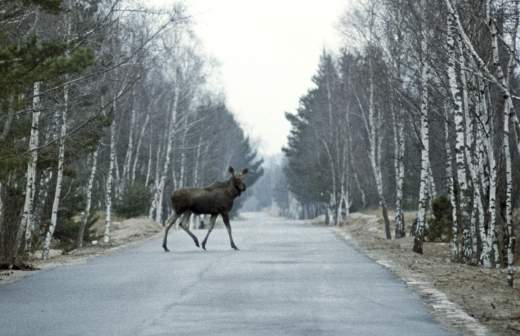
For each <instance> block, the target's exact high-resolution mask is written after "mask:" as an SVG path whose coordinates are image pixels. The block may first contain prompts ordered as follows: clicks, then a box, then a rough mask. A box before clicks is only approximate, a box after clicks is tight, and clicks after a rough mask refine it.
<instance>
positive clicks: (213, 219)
mask: <svg viewBox="0 0 520 336" xmlns="http://www.w3.org/2000/svg"><path fill="white" fill-rule="evenodd" d="M216 219H217V215H211V218H210V219H209V229H208V233H206V237H205V238H204V240H203V241H202V248H203V249H204V251H205V250H206V242H207V241H208V238H209V235H210V233H211V231H213V228H214V227H215V220H216Z"/></svg>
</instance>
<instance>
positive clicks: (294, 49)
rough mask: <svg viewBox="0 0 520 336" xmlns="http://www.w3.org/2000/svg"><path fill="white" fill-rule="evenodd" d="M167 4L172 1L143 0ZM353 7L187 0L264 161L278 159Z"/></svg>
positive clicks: (309, 0) (309, 1) (280, 0)
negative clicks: (294, 115)
mask: <svg viewBox="0 0 520 336" xmlns="http://www.w3.org/2000/svg"><path fill="white" fill-rule="evenodd" d="M143 1H146V3H147V4H153V5H158V6H163V5H166V6H168V5H170V4H171V3H173V0H143ZM348 2H349V0H186V1H185V3H186V4H187V6H188V8H189V10H190V12H191V14H192V15H193V19H194V22H195V27H194V29H195V32H196V33H197V35H198V36H199V38H200V39H201V41H202V43H203V44H204V49H205V50H206V51H207V52H208V53H209V54H210V55H211V56H212V57H214V58H216V59H217V60H218V62H219V63H220V65H221V67H220V72H219V74H218V75H219V76H220V78H219V81H218V82H219V83H221V85H222V86H223V90H224V92H225V93H226V96H227V101H228V104H229V106H230V108H231V110H232V111H233V113H234V114H235V115H236V116H237V119H238V120H239V122H240V123H241V125H242V126H243V127H244V129H245V130H246V132H247V133H248V134H249V135H251V137H252V138H253V139H254V140H257V141H259V145H260V147H259V150H260V153H261V154H263V155H273V154H276V153H279V152H280V150H281V148H282V146H283V145H285V143H286V139H287V134H288V133H289V124H288V123H287V121H286V120H285V117H284V112H285V111H290V112H294V111H295V109H296V107H297V106H298V99H299V97H300V96H301V95H303V94H304V93H305V92H306V90H307V89H308V88H309V87H310V86H311V77H312V75H313V74H314V72H315V70H316V67H317V64H318V60H319V55H320V53H321V52H322V50H323V48H324V47H325V48H328V49H332V50H336V49H337V48H338V47H339V40H340V36H339V33H338V32H337V28H336V27H337V23H338V20H339V17H340V15H341V14H342V13H343V12H344V10H345V8H346V6H347V5H348Z"/></svg>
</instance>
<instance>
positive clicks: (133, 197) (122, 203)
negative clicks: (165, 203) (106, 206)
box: [114, 182, 152, 218]
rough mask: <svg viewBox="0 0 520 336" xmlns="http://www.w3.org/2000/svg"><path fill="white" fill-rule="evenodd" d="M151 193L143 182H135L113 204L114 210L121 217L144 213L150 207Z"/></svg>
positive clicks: (136, 215)
mask: <svg viewBox="0 0 520 336" xmlns="http://www.w3.org/2000/svg"><path fill="white" fill-rule="evenodd" d="M151 197H152V196H151V193H150V191H149V190H148V188H146V187H145V185H144V183H140V182H135V183H134V184H132V185H131V186H129V187H128V188H127V189H126V191H125V192H124V193H123V194H122V195H121V199H120V200H117V201H116V202H115V204H114V211H115V212H116V214H117V215H118V216H120V217H123V218H132V217H138V216H141V215H144V214H146V212H147V211H148V208H149V207H150V200H151Z"/></svg>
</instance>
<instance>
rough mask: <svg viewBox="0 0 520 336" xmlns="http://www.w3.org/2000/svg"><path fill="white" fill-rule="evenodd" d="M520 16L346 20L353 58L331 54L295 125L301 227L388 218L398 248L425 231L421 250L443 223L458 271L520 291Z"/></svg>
mask: <svg viewBox="0 0 520 336" xmlns="http://www.w3.org/2000/svg"><path fill="white" fill-rule="evenodd" d="M519 13H520V8H519V2H518V1H514V0H484V1H469V0H442V1H426V0H421V1H415V0H414V1H412V0H363V1H360V2H358V3H357V4H356V5H355V8H354V9H353V10H350V11H348V13H347V14H345V15H344V16H342V18H341V24H340V30H341V33H342V35H343V37H344V42H343V47H342V48H340V49H339V50H326V49H324V50H323V52H322V56H321V59H320V62H319V66H318V68H317V69H316V71H315V76H314V77H313V85H312V87H310V88H309V89H308V91H307V92H305V93H303V95H302V96H301V99H300V101H299V107H298V109H297V110H296V111H292V112H291V113H287V114H286V117H287V119H288V121H289V122H290V124H291V133H290V135H289V138H288V144H287V146H286V147H285V148H284V153H285V164H284V168H283V169H284V172H285V175H286V176H285V178H286V180H287V185H288V189H289V191H290V193H289V196H290V197H291V198H295V199H296V200H297V203H298V205H299V208H298V209H299V213H300V216H301V217H303V218H312V217H315V216H316V215H319V214H325V215H326V219H327V221H328V222H329V223H330V224H331V225H338V224H341V223H343V222H344V221H345V220H346V218H347V217H348V215H349V213H350V212H353V211H357V210H360V209H365V208H367V207H379V208H380V211H381V215H382V217H383V218H384V228H385V234H386V238H387V239H392V237H393V238H394V239H399V238H401V237H404V236H405V235H408V234H411V235H413V236H414V244H413V250H414V251H415V252H417V253H423V242H424V241H425V239H426V236H428V235H429V233H431V231H432V230H434V229H435V228H436V226H437V225H438V223H439V221H440V222H443V224H442V230H444V233H443V235H444V236H445V237H447V239H448V240H449V242H450V244H449V248H450V255H451V259H452V261H454V262H461V263H466V264H469V265H480V266H481V267H485V268H491V267H496V268H503V267H505V268H507V282H508V283H509V285H510V286H512V285H513V278H514V264H515V230H518V229H519V226H520V221H519V219H520V216H519V214H520V211H519V209H518V208H519V205H520V203H519V200H520V198H519V196H520V193H519V188H520V170H519V167H520V122H519V117H518V104H519V99H520V96H519V94H518V91H519V72H518V64H519V62H520V57H519V54H518V51H519V49H518V46H517V41H518V26H519V20H520V14H519ZM405 210H407V211H415V213H416V216H415V221H414V222H413V223H407V224H409V225H410V226H411V227H412V229H411V232H407V231H408V230H406V229H405V223H404V215H403V213H404V211H405ZM391 214H395V216H394V218H390V217H391V216H392V215H391ZM412 224H413V225H412ZM410 248H412V247H410ZM516 255H517V256H518V253H516Z"/></svg>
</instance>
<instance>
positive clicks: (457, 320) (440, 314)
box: [332, 228, 492, 336]
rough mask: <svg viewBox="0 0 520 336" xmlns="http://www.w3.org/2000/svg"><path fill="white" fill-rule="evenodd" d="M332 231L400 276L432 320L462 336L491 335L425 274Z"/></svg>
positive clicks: (339, 230) (339, 232) (337, 229)
mask: <svg viewBox="0 0 520 336" xmlns="http://www.w3.org/2000/svg"><path fill="white" fill-rule="evenodd" d="M332 230H333V232H334V233H335V235H336V236H337V237H338V238H340V239H342V240H343V241H345V242H346V243H347V244H349V245H351V246H352V247H353V248H355V249H356V250H357V251H359V252H360V253H363V254H364V255H365V256H367V257H368V258H370V259H372V260H373V261H374V262H376V263H377V264H379V265H381V266H383V267H384V268H386V269H388V270H389V271H391V272H392V273H393V274H394V275H396V276H397V277H398V278H399V279H401V281H403V282H404V283H405V285H406V286H407V287H408V288H410V289H412V290H413V291H414V292H415V293H417V294H418V295H419V297H420V298H421V299H422V301H423V303H424V304H425V305H426V307H427V308H428V309H429V311H430V312H431V313H432V316H433V317H434V319H435V320H436V321H438V322H439V323H440V324H441V325H442V326H443V327H445V328H447V329H449V330H453V331H456V332H459V333H462V334H463V335H474V336H489V335H492V334H491V333H490V331H489V330H488V328H486V326H484V325H483V324H481V323H480V322H479V321H478V320H477V319H475V318H474V317H472V316H470V315H469V314H468V313H467V312H466V311H465V310H464V309H463V308H462V307H461V306H460V305H458V304H457V303H455V302H453V301H450V300H449V299H448V296H447V295H446V294H445V293H443V292H442V291H440V290H438V289H436V288H435V286H434V285H433V284H432V282H431V281H429V280H428V279H427V278H426V277H425V276H423V275H420V274H418V273H415V272H413V271H411V270H408V269H404V268H403V267H400V266H399V265H398V264H396V263H394V262H392V261H391V260H389V259H387V258H385V257H384V256H382V255H380V254H378V253H375V252H374V251H371V250H368V249H365V248H363V246H361V245H360V244H359V243H358V242H357V241H356V240H355V239H354V238H353V237H352V236H351V235H350V234H349V233H348V232H345V231H344V230H342V229H341V228H333V229H332Z"/></svg>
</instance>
